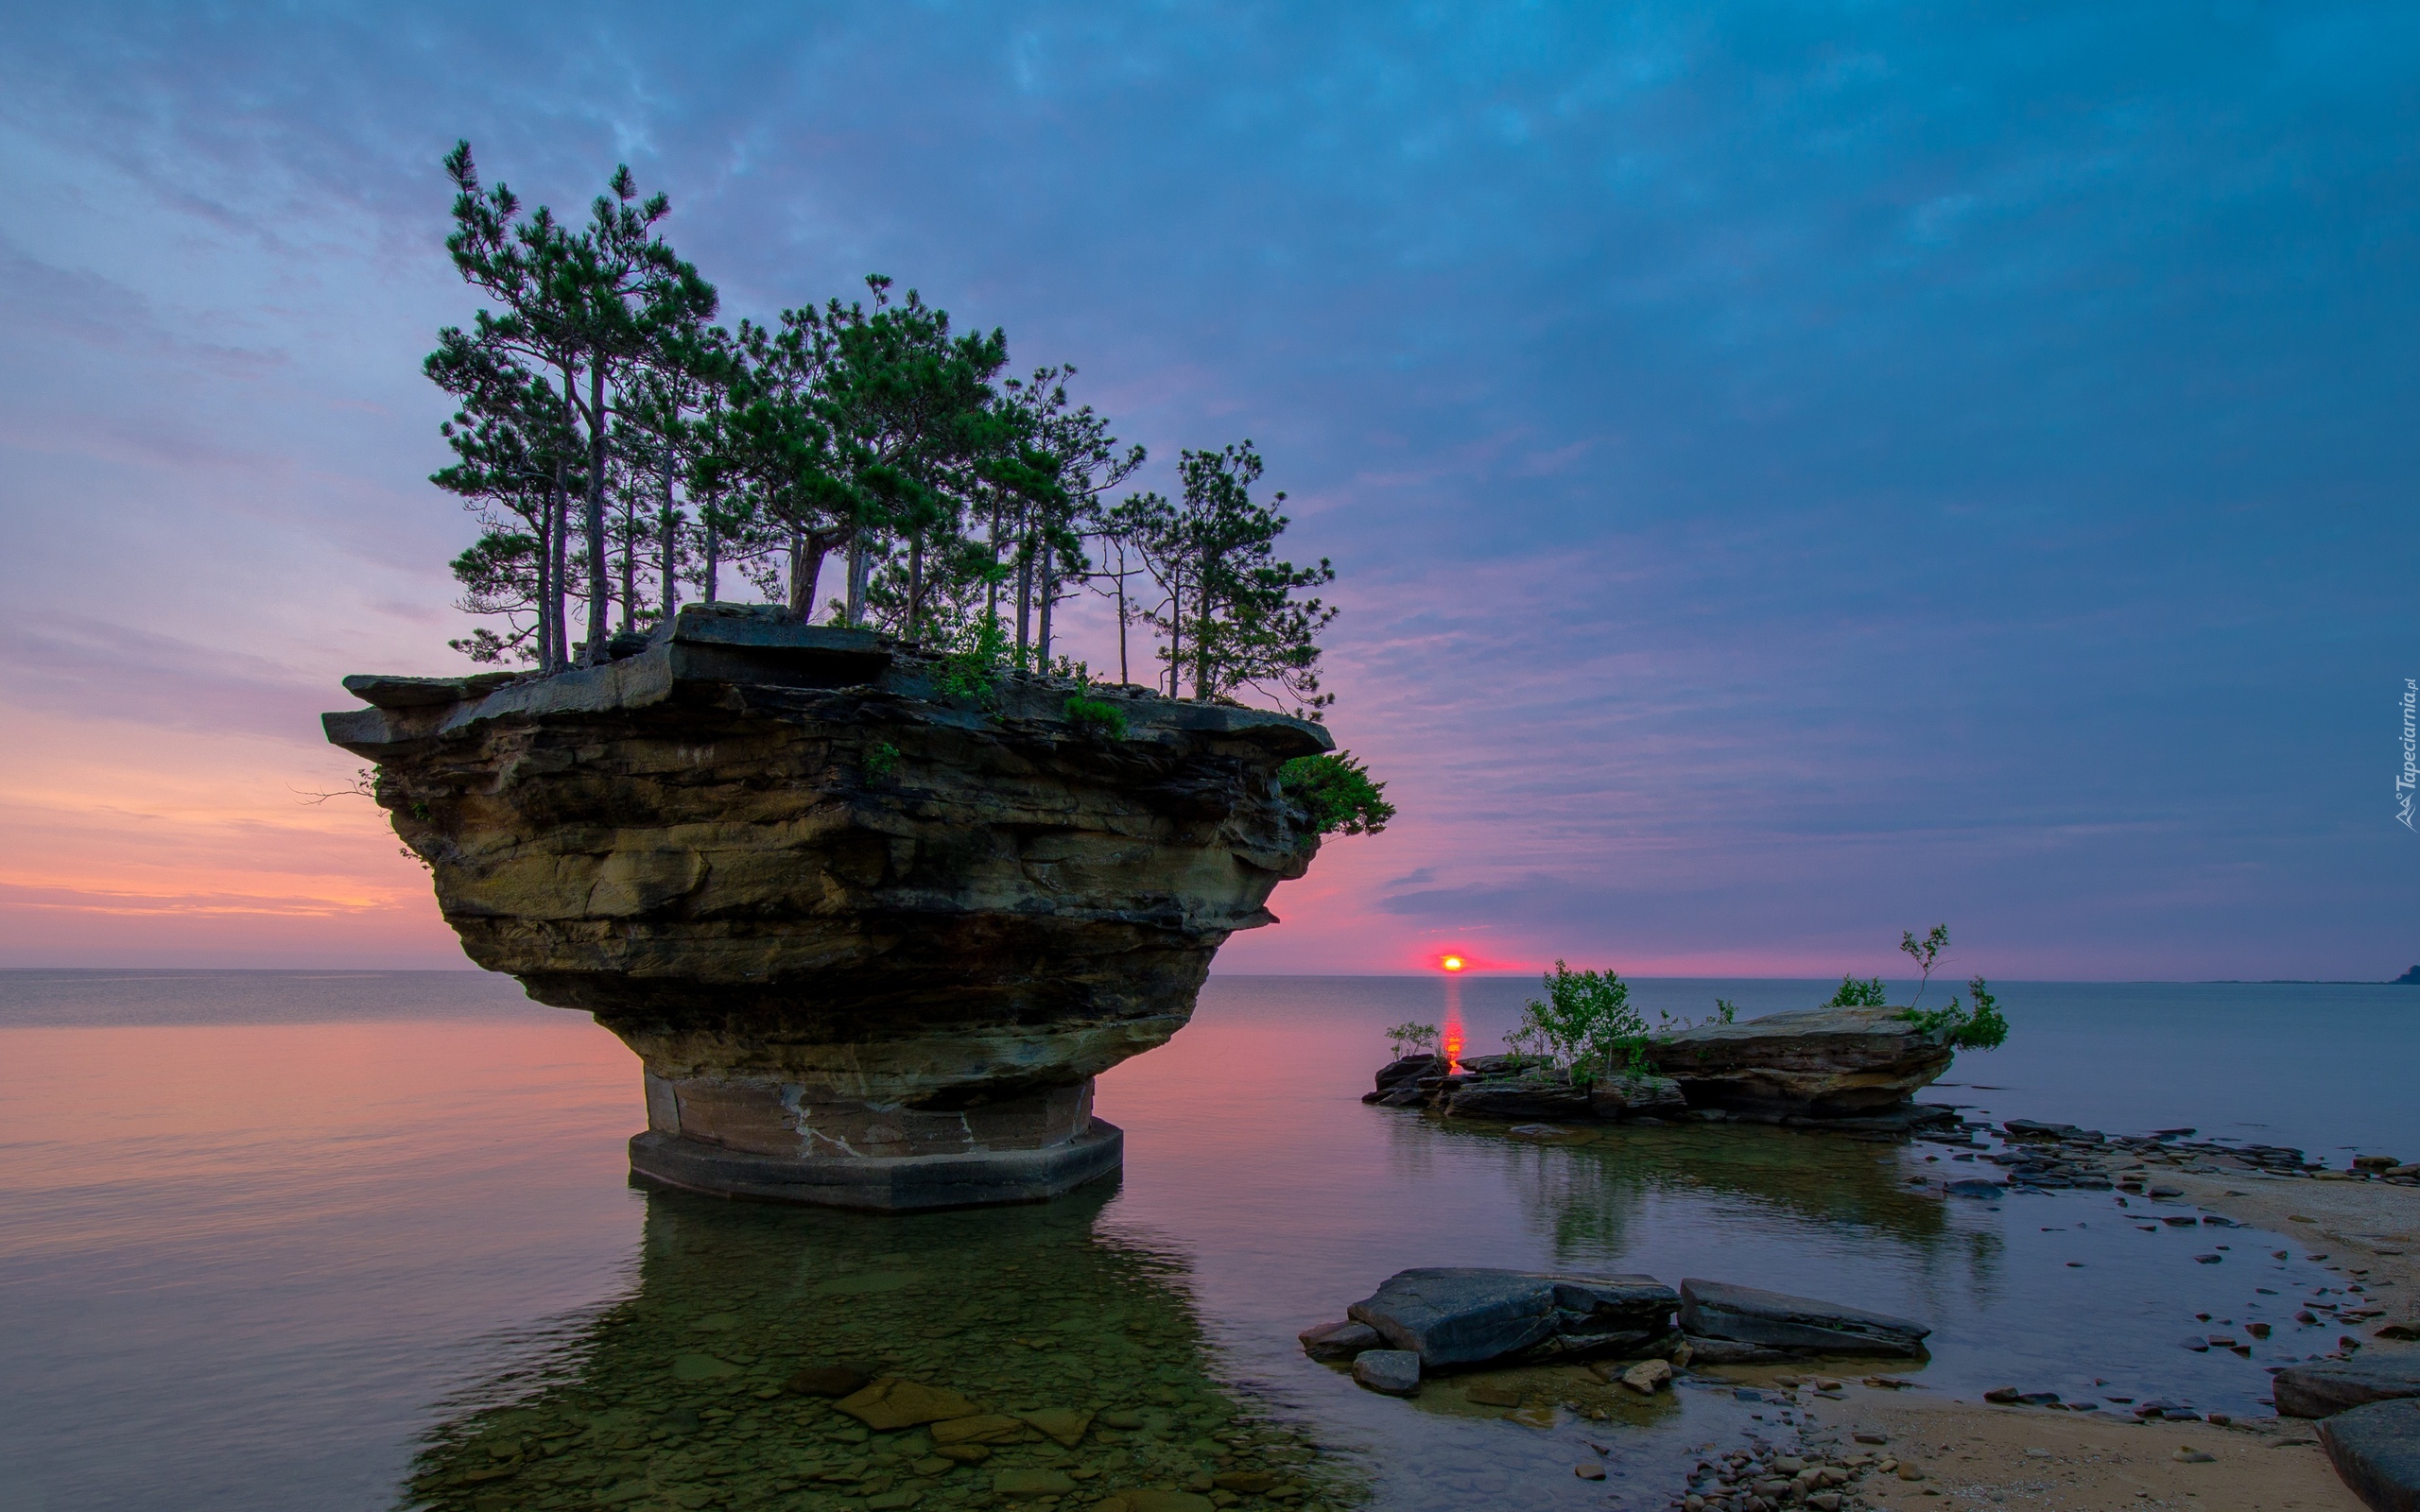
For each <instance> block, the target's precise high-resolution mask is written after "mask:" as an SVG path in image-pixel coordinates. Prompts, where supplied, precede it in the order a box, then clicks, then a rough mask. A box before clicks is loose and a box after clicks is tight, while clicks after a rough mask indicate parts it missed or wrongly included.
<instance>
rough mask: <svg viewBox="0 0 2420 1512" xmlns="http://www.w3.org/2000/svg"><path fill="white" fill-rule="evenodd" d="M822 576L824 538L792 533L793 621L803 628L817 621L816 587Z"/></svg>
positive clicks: (791, 603) (813, 533) (791, 596)
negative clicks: (808, 622)
mask: <svg viewBox="0 0 2420 1512" xmlns="http://www.w3.org/2000/svg"><path fill="white" fill-rule="evenodd" d="M821 576H823V538H822V537H821V536H819V535H817V534H816V533H815V532H813V531H812V530H801V529H798V528H796V527H792V529H791V531H790V618H791V619H793V620H796V621H797V622H798V623H799V624H801V625H804V624H805V623H806V622H807V621H809V620H811V619H813V618H814V617H815V584H816V580H817V579H818V578H820V577H821Z"/></svg>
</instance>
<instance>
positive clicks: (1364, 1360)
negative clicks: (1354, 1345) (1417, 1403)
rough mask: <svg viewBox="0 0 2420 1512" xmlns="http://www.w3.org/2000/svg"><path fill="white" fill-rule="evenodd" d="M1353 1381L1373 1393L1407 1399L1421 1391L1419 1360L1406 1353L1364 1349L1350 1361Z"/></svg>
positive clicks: (1402, 1350) (1406, 1351) (1394, 1350)
mask: <svg viewBox="0 0 2420 1512" xmlns="http://www.w3.org/2000/svg"><path fill="white" fill-rule="evenodd" d="M1353 1379H1354V1380H1355V1381H1357V1382H1358V1383H1360V1384H1362V1385H1365V1386H1367V1387H1369V1388H1370V1389H1371V1390H1372V1391H1383V1392H1385V1393H1386V1394H1387V1395H1388V1396H1390V1397H1409V1396H1410V1395H1411V1394H1412V1393H1413V1392H1415V1391H1418V1390H1419V1389H1420V1356H1418V1355H1416V1354H1414V1353H1412V1352H1411V1351H1410V1350H1409V1349H1364V1350H1362V1351H1361V1352H1360V1353H1359V1354H1357V1355H1355V1356H1354V1357H1353Z"/></svg>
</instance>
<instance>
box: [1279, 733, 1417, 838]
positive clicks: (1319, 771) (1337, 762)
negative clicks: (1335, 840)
mask: <svg viewBox="0 0 2420 1512" xmlns="http://www.w3.org/2000/svg"><path fill="white" fill-rule="evenodd" d="M1277 782H1278V785H1279V786H1281V787H1283V788H1284V789H1285V790H1286V793H1287V796H1288V797H1289V798H1291V799H1294V800H1295V801H1296V802H1298V803H1300V804H1302V805H1303V807H1304V808H1305V809H1307V810H1309V811H1310V816H1311V826H1312V830H1313V832H1314V833H1319V834H1375V833H1378V832H1379V831H1381V830H1383V829H1385V828H1386V827H1387V821H1388V820H1389V819H1392V818H1393V817H1394V816H1395V806H1394V805H1393V804H1392V803H1390V802H1388V801H1387V799H1386V792H1387V784H1386V783H1384V782H1372V781H1371V780H1370V769H1369V768H1368V767H1366V766H1364V765H1361V764H1360V763H1359V762H1357V761H1355V760H1354V759H1353V753H1352V752H1351V751H1349V750H1340V751H1322V753H1321V754H1319V755H1317V756H1297V757H1295V758H1294V759H1293V760H1292V761H1290V762H1288V763H1287V764H1286V765H1283V766H1280V767H1279V768H1277Z"/></svg>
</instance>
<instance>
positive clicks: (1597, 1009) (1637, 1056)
mask: <svg viewBox="0 0 2420 1512" xmlns="http://www.w3.org/2000/svg"><path fill="white" fill-rule="evenodd" d="M1545 981H1546V988H1547V995H1546V1000H1545V1001H1544V1002H1540V1001H1538V1000H1537V999H1535V998H1532V999H1530V1002H1529V1003H1528V1004H1527V1005H1525V1006H1524V1007H1523V1008H1522V1010H1521V1027H1520V1028H1518V1029H1516V1030H1514V1031H1513V1033H1511V1034H1508V1035H1506V1036H1505V1037H1504V1042H1505V1043H1506V1044H1507V1045H1510V1046H1511V1047H1512V1048H1513V1054H1514V1055H1517V1056H1520V1057H1523V1058H1524V1059H1530V1058H1534V1059H1535V1060H1537V1061H1538V1062H1539V1063H1541V1064H1543V1065H1547V1066H1550V1067H1553V1068H1555V1069H1557V1070H1561V1071H1564V1072H1566V1073H1568V1074H1570V1077H1571V1080H1572V1083H1573V1084H1574V1085H1575V1086H1586V1085H1588V1084H1590V1083H1592V1082H1594V1081H1595V1080H1596V1079H1597V1077H1598V1076H1599V1074H1604V1075H1613V1074H1616V1062H1618V1072H1619V1074H1623V1075H1636V1074H1641V1073H1644V1072H1645V1071H1646V1070H1647V1069H1648V1065H1647V1040H1648V1034H1647V1021H1646V1020H1645V1019H1643V1018H1641V1017H1639V1012H1638V1010H1637V1009H1636V1008H1634V1007H1632V1006H1631V1005H1630V986H1629V984H1628V983H1626V982H1624V981H1623V980H1622V979H1621V978H1620V977H1619V976H1618V975H1616V974H1615V973H1614V972H1612V971H1573V970H1572V969H1571V968H1570V967H1569V966H1567V965H1565V964H1564V962H1562V961H1560V960H1558V961H1556V962H1555V963H1554V970H1553V971H1549V972H1547V975H1546V978H1545Z"/></svg>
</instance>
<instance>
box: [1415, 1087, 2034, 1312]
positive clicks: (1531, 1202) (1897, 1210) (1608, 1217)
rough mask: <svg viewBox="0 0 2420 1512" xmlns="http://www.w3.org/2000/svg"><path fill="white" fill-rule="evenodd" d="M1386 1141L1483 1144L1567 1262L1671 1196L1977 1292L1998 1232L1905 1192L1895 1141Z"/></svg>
mask: <svg viewBox="0 0 2420 1512" xmlns="http://www.w3.org/2000/svg"><path fill="white" fill-rule="evenodd" d="M1396 1138H1397V1140H1398V1141H1403V1142H1412V1143H1427V1142H1433V1141H1438V1140H1448V1141H1456V1142H1471V1143H1476V1144H1478V1145H1479V1146H1481V1147H1492V1153H1494V1154H1495V1155H1496V1157H1497V1158H1498V1159H1499V1160H1501V1162H1502V1170H1503V1180H1504V1185H1505V1187H1506V1189H1507V1190H1508V1191H1511V1192H1513V1193H1514V1194H1516V1195H1517V1197H1518V1200H1519V1202H1520V1205H1521V1208H1522V1211H1523V1212H1524V1214H1525V1215H1526V1217H1527V1218H1528V1220H1529V1223H1530V1227H1531V1228H1532V1229H1534V1230H1535V1231H1537V1232H1539V1233H1541V1234H1544V1235H1546V1236H1547V1237H1548V1239H1549V1241H1550V1243H1551V1245H1552V1246H1553V1253H1554V1254H1555V1256H1556V1257H1557V1258H1558V1260H1559V1261H1562V1262H1565V1263H1573V1264H1584V1263H1590V1262H1593V1261H1596V1260H1598V1259H1599V1258H1601V1257H1603V1256H1607V1255H1619V1254H1623V1253H1625V1252H1628V1251H1630V1250H1631V1249H1633V1248H1634V1247H1635V1245H1636V1243H1637V1241H1639V1240H1640V1239H1641V1238H1643V1237H1644V1234H1643V1232H1642V1230H1643V1229H1644V1226H1645V1223H1646V1221H1647V1220H1646V1216H1645V1215H1646V1211H1647V1209H1648V1207H1649V1205H1650V1204H1651V1202H1656V1201H1658V1200H1665V1201H1668V1200H1669V1199H1671V1198H1673V1197H1682V1198H1685V1199H1693V1200H1695V1201H1698V1202H1704V1203H1725V1202H1728V1203H1739V1202H1743V1201H1744V1202H1747V1203H1752V1204H1754V1205H1755V1206H1756V1207H1757V1208H1758V1209H1760V1210H1761V1211H1762V1212H1763V1213H1765V1214H1768V1215H1771V1216H1772V1217H1777V1218H1780V1219H1783V1220H1785V1221H1789V1222H1796V1223H1801V1224H1806V1225H1810V1226H1821V1227H1824V1228H1826V1229H1841V1228H1847V1229H1852V1230H1856V1231H1858V1233H1859V1234H1860V1236H1862V1237H1866V1238H1870V1239H1874V1240H1879V1241H1883V1242H1889V1243H1895V1244H1897V1245H1899V1246H1904V1247H1905V1248H1906V1249H1907V1250H1908V1251H1910V1254H1911V1257H1912V1258H1914V1259H1915V1260H1916V1261H1918V1262H1919V1263H1920V1265H1924V1264H1929V1265H1938V1264H1939V1263H1943V1262H1945V1261H1954V1260H1962V1261H1963V1263H1964V1264H1965V1267H1966V1269H1967V1271H1968V1273H1969V1279H1970V1280H1972V1281H1973V1282H1974V1283H1976V1284H1978V1285H1988V1284H1989V1283H1990V1282H1991V1280H1992V1279H1993V1277H1994V1275H1995V1273H1996V1271H1997V1265H1998V1260H1999V1253H2000V1241H1999V1237H1998V1235H1997V1234H1996V1233H1993V1232H1989V1231H1980V1230H1976V1229H1969V1228H1965V1227H1962V1226H1960V1225H1958V1224H1956V1223H1954V1222H1953V1221H1952V1220H1951V1217H1950V1213H1949V1211H1948V1209H1947V1208H1946V1206H1945V1203H1944V1202H1943V1200H1942V1199H1941V1197H1939V1196H1938V1195H1937V1194H1926V1193H1924V1192H1920V1191H1915V1190H1911V1189H1910V1187H1909V1186H1908V1185H1907V1170H1906V1168H1905V1166H1904V1165H1902V1164H1901V1162H1900V1156H1899V1148H1900V1147H1899V1146H1898V1145H1897V1144H1896V1143H1867V1142H1864V1141H1861V1140H1855V1139H1846V1138H1842V1137H1841V1136H1838V1135H1833V1134H1825V1133H1803V1132H1801V1131H1799V1130H1796V1129H1790V1128H1772V1127H1766V1126H1764V1125H1741V1124H1724V1125H1713V1126H1709V1127H1689V1126H1686V1125H1683V1126H1677V1127H1667V1128H1640V1127H1615V1128H1609V1129H1605V1130H1602V1131H1599V1130H1591V1129H1577V1130H1572V1131H1570V1132H1569V1133H1568V1134H1567V1135H1566V1136H1565V1137H1564V1139H1562V1140H1560V1141H1551V1142H1541V1141H1539V1140H1536V1139H1523V1138H1515V1137H1513V1135H1512V1134H1511V1133H1510V1132H1509V1131H1507V1130H1505V1129H1504V1128H1502V1127H1500V1126H1496V1125H1476V1124H1461V1123H1439V1122H1433V1121H1429V1120H1415V1119H1403V1120H1401V1121H1400V1122H1399V1126H1398V1132H1397V1134H1396ZM1666 1221H1669V1217H1668V1215H1667V1218H1666Z"/></svg>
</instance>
